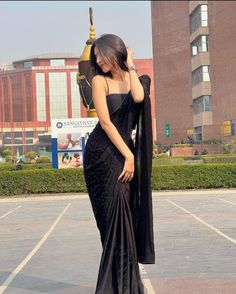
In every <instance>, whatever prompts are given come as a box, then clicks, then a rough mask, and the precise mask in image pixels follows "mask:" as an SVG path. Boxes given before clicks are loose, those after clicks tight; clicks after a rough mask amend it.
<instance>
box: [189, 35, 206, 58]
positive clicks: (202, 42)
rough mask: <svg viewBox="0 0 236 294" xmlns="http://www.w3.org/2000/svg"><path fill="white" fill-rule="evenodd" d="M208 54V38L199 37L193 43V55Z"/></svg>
mask: <svg viewBox="0 0 236 294" xmlns="http://www.w3.org/2000/svg"><path fill="white" fill-rule="evenodd" d="M201 52H208V36H199V37H198V38H197V39H196V40H194V41H193V42H192V55H193V56H195V55H197V54H199V53H201Z"/></svg>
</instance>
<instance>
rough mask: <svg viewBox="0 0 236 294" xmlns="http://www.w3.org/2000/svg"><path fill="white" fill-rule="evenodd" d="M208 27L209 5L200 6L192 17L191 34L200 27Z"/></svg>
mask: <svg viewBox="0 0 236 294" xmlns="http://www.w3.org/2000/svg"><path fill="white" fill-rule="evenodd" d="M207 26H208V7H207V5H205V4H204V5H199V6H197V7H196V8H195V9H194V11H193V12H192V13H191V15H190V28H191V34H192V33H193V32H195V31H196V30H197V29H198V28H199V27H207Z"/></svg>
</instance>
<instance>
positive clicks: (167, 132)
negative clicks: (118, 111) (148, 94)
mask: <svg viewBox="0 0 236 294" xmlns="http://www.w3.org/2000/svg"><path fill="white" fill-rule="evenodd" d="M151 11H152V30H153V63H154V80H155V99H156V115H157V121H156V123H157V140H158V141H159V142H161V143H164V144H172V143H175V142H181V140H186V139H187V136H188V135H190V136H191V137H193V139H194V140H197V141H204V140H210V139H224V140H227V141H228V140H232V139H233V140H235V132H234V123H235V119H236V103H235V93H236V83H235V81H234V79H235V78H234V77H235V76H236V58H235V46H236V30H235V27H236V18H235V15H236V2H235V1H152V3H151Z"/></svg>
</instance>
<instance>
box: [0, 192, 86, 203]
mask: <svg viewBox="0 0 236 294" xmlns="http://www.w3.org/2000/svg"><path fill="white" fill-rule="evenodd" d="M74 199H75V200H80V199H88V194H83V195H82V194H78V195H61V196H51V195H47V196H40V195H39V196H35V195H34V196H32V197H16V198H3V199H0V203H10V202H30V201H32V202H34V201H52V200H74Z"/></svg>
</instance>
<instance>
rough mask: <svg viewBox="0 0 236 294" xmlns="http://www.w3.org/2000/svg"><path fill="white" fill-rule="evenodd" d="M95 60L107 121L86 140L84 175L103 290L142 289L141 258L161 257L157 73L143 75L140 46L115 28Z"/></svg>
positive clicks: (133, 293)
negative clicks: (152, 91)
mask: <svg viewBox="0 0 236 294" xmlns="http://www.w3.org/2000/svg"><path fill="white" fill-rule="evenodd" d="M91 64H92V68H93V70H94V74H95V76H94V78H93V80H92V95H93V102H94V106H95V109H96V112H97V115H98V118H99V122H98V124H97V125H96V127H95V129H94V130H93V132H92V133H91V134H90V136H89V139H88V141H87V143H86V147H85V153H84V175H85V180H86V184H87V189H88V194H89V198H90V201H91V204H92V208H93V212H94V215H95V219H96V222H97V226H98V229H99V231H100V237H101V242H102V246H103V252H102V257H101V263H100V267H99V274H98V280H97V287H96V292H95V293H96V294H98V293H99V294H126V293H127V294H128V293H129V294H141V293H144V289H143V285H142V282H141V278H140V273H139V266H138V262H140V263H154V259H155V257H154V242H153V227H152V201H151V185H150V178H151V162H152V131H151V116H150V115H151V112H150V99H149V88H150V78H149V77H148V76H143V77H140V78H139V77H138V76H137V73H136V71H135V66H134V64H133V50H132V49H130V48H128V49H127V48H126V46H125V44H124V42H123V41H122V40H121V39H120V38H119V37H118V36H115V35H111V34H106V35H102V36H101V37H100V38H98V39H96V40H95V41H94V43H93V45H92V48H91ZM134 129H136V138H135V146H134V144H133V140H132V139H131V134H132V131H133V130H134Z"/></svg>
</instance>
